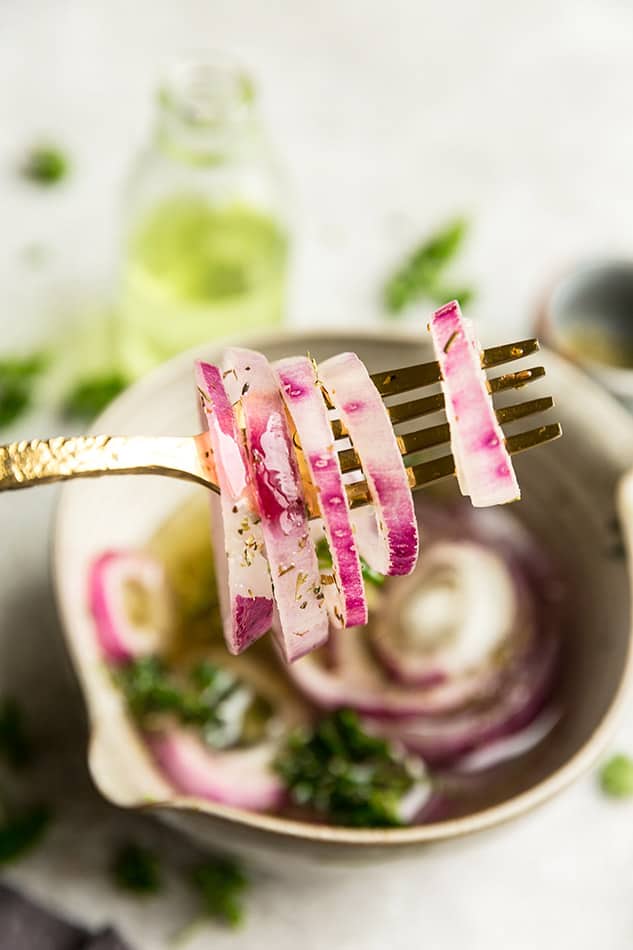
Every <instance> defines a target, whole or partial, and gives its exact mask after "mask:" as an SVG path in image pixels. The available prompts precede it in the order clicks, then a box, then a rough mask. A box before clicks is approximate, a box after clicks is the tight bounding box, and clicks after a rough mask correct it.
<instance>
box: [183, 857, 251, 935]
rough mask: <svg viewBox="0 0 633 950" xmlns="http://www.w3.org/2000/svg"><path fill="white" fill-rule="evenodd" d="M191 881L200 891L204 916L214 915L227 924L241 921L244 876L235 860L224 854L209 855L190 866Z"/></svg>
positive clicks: (235, 925)
mask: <svg viewBox="0 0 633 950" xmlns="http://www.w3.org/2000/svg"><path fill="white" fill-rule="evenodd" d="M192 882H193V885H194V887H195V888H196V890H197V891H198V893H199V895H200V899H201V902H202V911H203V913H204V915H205V916H208V917H215V918H216V919H219V920H222V921H224V923H227V924H229V925H230V926H231V927H237V926H239V924H241V923H242V921H243V919H244V908H243V905H242V898H243V895H244V892H245V891H246V889H247V887H248V879H247V877H246V875H245V873H244V871H243V869H242V868H241V867H240V865H239V864H237V863H236V862H235V861H232V860H229V859H228V858H210V859H208V860H207V861H205V862H204V863H203V864H200V865H198V867H196V868H195V869H194V871H193V874H192Z"/></svg>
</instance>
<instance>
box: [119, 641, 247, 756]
mask: <svg viewBox="0 0 633 950" xmlns="http://www.w3.org/2000/svg"><path fill="white" fill-rule="evenodd" d="M114 675H115V679H116V681H117V682H118V684H119V686H120V688H121V689H122V690H123V692H124V694H125V696H126V699H127V702H128V706H129V708H130V711H131V712H132V714H133V715H134V716H135V717H136V718H137V719H138V720H139V721H141V722H143V721H144V720H146V719H147V718H148V717H152V716H155V715H159V714H167V715H171V716H173V717H174V718H175V719H177V720H178V721H179V722H181V723H182V724H183V725H186V726H195V727H196V728H198V729H199V730H200V732H201V734H202V736H203V738H204V739H205V741H206V742H208V743H209V745H212V746H214V747H223V746H224V745H225V744H226V730H225V721H224V717H223V714H222V704H223V703H224V702H225V700H227V699H228V698H229V697H230V696H232V695H233V694H234V693H235V691H236V690H238V689H240V688H241V684H240V682H239V680H238V679H237V678H236V677H235V676H233V674H232V673H229V672H228V671H227V670H223V669H221V668H220V667H217V666H214V665H213V664H212V663H209V662H208V661H203V662H201V663H198V664H196V665H195V666H194V667H193V668H192V669H191V670H190V671H189V675H188V677H186V678H183V677H176V676H175V675H174V674H173V673H171V672H170V671H169V670H168V669H167V667H166V666H165V664H164V663H163V661H162V660H161V659H160V658H159V657H156V656H146V657H138V658H136V659H134V660H131V661H130V662H129V663H127V664H126V665H125V666H123V667H120V668H119V669H117V670H116V671H115V674H114ZM250 705H251V706H252V705H253V703H252V702H251V703H250ZM248 706H249V704H246V707H245V709H244V712H243V715H244V717H246V716H247V714H248ZM229 732H231V730H229Z"/></svg>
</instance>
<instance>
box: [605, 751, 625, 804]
mask: <svg viewBox="0 0 633 950" xmlns="http://www.w3.org/2000/svg"><path fill="white" fill-rule="evenodd" d="M600 787H601V788H602V791H603V792H604V793H605V795H609V796H611V798H631V796H633V759H631V758H630V757H629V756H628V755H615V756H613V758H612V759H609V761H608V762H607V763H606V764H605V765H603V766H602V769H601V770H600Z"/></svg>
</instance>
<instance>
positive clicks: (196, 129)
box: [156, 57, 258, 165]
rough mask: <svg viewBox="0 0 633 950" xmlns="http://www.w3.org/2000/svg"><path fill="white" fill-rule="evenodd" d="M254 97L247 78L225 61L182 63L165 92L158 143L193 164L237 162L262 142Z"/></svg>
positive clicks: (166, 83)
mask: <svg viewBox="0 0 633 950" xmlns="http://www.w3.org/2000/svg"><path fill="white" fill-rule="evenodd" d="M254 98H255V97H254V90H253V85H252V83H251V81H250V79H249V78H248V76H246V75H245V74H244V73H243V72H241V71H240V70H239V69H238V68H237V67H236V66H235V64H234V63H232V62H230V61H228V60H226V59H225V58H220V57H215V58H213V59H210V58H207V59H204V60H196V61H189V62H182V63H178V64H176V65H175V66H172V67H171V68H170V69H169V70H168V72H167V73H166V75H165V78H164V80H163V82H162V84H161V87H160V92H159V114H158V123H157V127H156V142H157V144H158V146H159V148H160V149H161V150H162V151H164V152H165V153H166V154H168V155H169V156H170V157H171V158H174V159H176V160H179V161H183V162H187V163H189V164H194V165H207V164H212V165H215V164H220V163H222V162H225V161H227V160H229V159H233V158H235V157H236V156H237V155H239V154H241V153H244V152H245V151H248V149H249V148H251V147H252V144H253V142H254V141H255V140H256V138H257V134H258V129H257V121H256V114H255V109H254Z"/></svg>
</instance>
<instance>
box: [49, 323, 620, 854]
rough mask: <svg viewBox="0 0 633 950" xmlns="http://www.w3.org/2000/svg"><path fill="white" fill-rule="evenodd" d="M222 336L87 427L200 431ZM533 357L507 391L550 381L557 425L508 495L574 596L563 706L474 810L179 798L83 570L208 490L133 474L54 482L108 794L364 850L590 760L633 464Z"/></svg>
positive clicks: (602, 422) (616, 643) (213, 826)
mask: <svg viewBox="0 0 633 950" xmlns="http://www.w3.org/2000/svg"><path fill="white" fill-rule="evenodd" d="M232 342H234V341H232ZM241 342H244V343H248V345H250V346H252V347H254V348H257V349H261V350H263V351H264V352H265V353H267V354H268V355H269V356H271V357H272V358H278V357H280V356H282V355H289V354H292V353H297V352H306V350H309V351H310V353H312V354H313V355H314V356H315V357H316V358H317V359H322V358H324V357H327V356H329V355H331V354H333V353H335V352H338V351H341V350H345V349H353V350H355V351H356V352H357V353H358V354H359V355H360V356H361V358H362V359H363V360H364V361H365V362H366V363H367V365H368V366H369V368H370V370H372V371H376V370H380V369H387V368H389V367H394V366H401V365H408V364H411V363H414V362H418V361H419V360H423V359H428V358H429V356H430V354H429V352H428V349H426V347H425V346H424V345H423V344H422V343H421V342H420V339H419V334H416V333H414V332H413V331H403V332H398V333H393V332H389V333H386V332H375V333H364V334H350V333H342V334H340V335H336V334H332V333H331V332H328V333H327V334H318V333H306V334H298V333H290V332H288V333H285V334H280V335H276V336H272V337H261V336H259V337H257V338H252V339H249V340H248V341H241ZM221 349H222V346H221V344H219V343H216V344H209V345H208V346H205V347H202V348H200V349H199V350H198V351H196V352H195V353H188V354H185V355H183V356H181V357H179V358H177V359H175V360H173V361H171V362H169V363H167V364H166V365H164V366H162V367H161V368H160V369H158V370H157V371H155V372H154V373H153V374H152V375H150V376H149V377H147V378H146V379H144V380H143V381H142V382H140V383H139V384H138V385H136V386H134V387H133V388H132V389H130V390H129V391H127V392H126V393H124V394H123V395H122V396H121V397H119V398H118V399H117V400H116V401H115V402H114V403H113V404H112V406H111V407H110V408H109V409H108V410H107V411H106V412H105V413H104V414H103V416H102V417H101V418H100V419H99V420H98V421H97V423H96V425H95V427H94V431H95V432H97V431H98V432H105V433H108V434H111V435H114V434H116V435H122V434H156V435H158V434H169V435H184V434H189V433H194V432H196V430H197V414H196V403H195V398H194V385H193V375H192V360H193V358H194V356H203V357H205V358H207V359H209V360H212V361H216V360H218V359H219V355H220V351H221ZM541 356H542V360H541V358H540V357H539V358H534V357H532V358H531V359H530V360H529V365H535V364H536V363H537V362H544V363H545V365H546V368H547V377H546V378H545V380H544V381H543V382H542V383H539V384H534V385H532V386H530V387H529V388H528V389H525V390H520V391H519V392H518V393H517V394H514V396H513V398H514V399H517V398H531V397H533V396H535V395H538V394H539V393H541V394H543V393H546V392H551V393H552V394H553V395H554V396H555V398H556V401H557V409H556V410H555V412H554V413H553V414H552V413H550V414H548V415H552V416H553V418H558V419H560V421H561V422H562V424H563V428H564V436H563V438H562V439H561V440H559V441H558V442H557V443H555V444H552V445H549V446H547V447H544V448H541V449H538V450H534V451H531V452H528V453H526V454H525V455H523V456H521V457H519V458H518V460H517V467H518V473H519V479H520V482H521V485H522V489H523V498H524V500H523V501H522V502H521V503H520V504H519V505H516V506H515V508H514V510H515V512H516V515H517V516H518V517H519V518H520V519H522V520H525V521H526V522H527V523H528V524H529V525H530V527H531V529H532V530H533V531H534V532H535V533H536V534H537V535H538V536H540V537H541V538H542V539H543V542H544V543H545V544H546V545H547V546H548V548H549V549H550V550H551V551H552V552H553V554H554V556H555V557H557V558H558V559H559V560H560V561H561V563H562V564H564V565H565V566H566V568H567V569H568V573H569V575H570V577H571V578H572V581H573V585H574V598H575V606H576V611H575V621H574V624H573V626H572V628H571V629H569V630H568V636H567V641H566V644H565V657H564V682H563V687H562V688H563V696H564V704H565V714H564V716H563V718H562V719H561V721H560V723H559V724H558V725H557V727H556V728H555V730H554V732H553V733H552V735H551V736H550V738H549V739H548V741H547V742H545V743H544V744H543V745H541V746H539V747H538V749H537V750H536V753H535V754H528V755H527V756H525V757H524V758H522V759H521V760H520V762H519V763H518V764H517V766H516V767H515V768H510V769H509V770H508V774H507V780H506V781H505V783H504V786H503V787H502V788H500V789H499V791H498V795H497V798H496V799H495V800H494V801H492V802H490V801H489V800H487V801H486V802H485V804H484V801H483V799H482V802H481V803H479V802H478V800H477V793H474V798H473V803H472V812H471V813H470V814H468V815H465V816H463V817H459V818H453V819H450V820H444V821H437V822H434V823H431V824H427V825H423V826H416V827H412V828H402V829H386V830H383V829H379V830H376V829H345V828H334V827H329V826H325V825H313V824H307V823H304V822H300V821H294V820H289V819H287V818H280V817H276V816H269V815H258V814H253V813H248V812H244V811H240V810H239V809H234V808H228V807H226V806H223V805H216V804H213V803H211V802H207V803H197V804H196V807H195V808H191V807H190V804H189V803H187V802H186V801H183V800H182V799H179V798H178V797H177V796H175V795H174V793H173V792H172V791H171V790H170V789H169V787H168V786H167V785H166V784H165V782H164V780H163V779H162V778H161V776H160V775H159V774H158V773H157V772H156V770H155V769H154V767H153V766H152V764H151V762H150V761H149V759H148V757H147V756H146V754H145V752H144V748H143V745H142V744H141V742H140V741H139V739H138V737H137V734H136V732H135V730H134V728H133V727H132V725H131V724H130V722H129V720H128V718H127V716H126V713H125V709H124V706H123V703H122V701H121V698H120V696H119V695H118V693H117V692H116V691H115V690H114V689H113V687H112V684H111V681H110V677H109V676H108V675H107V673H106V671H105V669H104V666H103V663H102V661H101V660H100V657H99V654H98V651H97V647H96V644H95V637H94V631H93V624H92V620H91V617H90V614H89V611H88V607H87V598H86V586H87V584H86V576H87V568H88V565H89V564H90V562H91V560H92V559H93V558H94V557H95V555H97V554H99V553H100V552H102V551H103V550H104V549H105V548H109V547H119V546H126V545H131V546H135V545H142V544H143V543H144V542H145V541H146V540H147V539H148V537H149V536H150V535H151V534H152V533H153V532H154V531H155V529H156V528H157V527H158V525H159V524H160V523H161V522H162V521H163V520H164V519H165V517H166V515H168V514H169V513H170V512H171V511H172V510H173V509H175V508H177V507H178V506H179V505H180V504H181V503H182V502H183V501H184V500H185V499H186V498H187V497H189V496H190V494H191V493H192V492H198V493H201V492H202V493H203V492H204V489H203V488H199V487H196V486H191V485H187V484H185V483H182V482H178V481H174V480H170V479H167V478H158V477H130V476H119V477H117V478H109V479H102V480H97V481H76V482H73V483H71V484H68V485H67V486H65V487H64V489H63V491H62V496H61V501H60V505H59V511H58V517H57V526H56V534H55V545H54V577H55V585H56V590H57V597H58V602H59V609H60V612H61V617H62V622H63V627H64V630H65V635H66V638H67V642H68V647H69V650H70V653H71V656H72V659H73V661H74V665H75V668H76V670H77V673H78V676H79V680H80V683H81V686H82V689H83V694H84V697H85V700H86V704H87V707H88V713H89V717H90V722H91V733H92V736H91V742H90V749H89V761H90V768H91V771H92V774H93V776H94V779H95V782H96V784H97V786H98V787H99V789H100V790H101V792H102V793H103V794H104V795H105V797H106V798H108V799H110V800H111V801H113V802H116V803H117V804H119V805H121V806H124V807H134V808H151V809H155V810H157V811H158V812H159V814H160V815H161V816H162V817H165V818H167V819H168V820H170V821H172V822H176V823H177V824H178V825H179V826H180V827H182V828H183V829H184V830H186V831H187V832H189V833H191V834H193V835H195V836H196V838H197V839H198V840H199V841H201V842H204V843H208V844H212V845H215V846H218V845H222V846H224V847H231V848H234V849H235V850H237V851H240V850H242V851H248V853H249V855H250V856H251V857H252V856H253V855H254V854H261V855H263V856H264V857H265V858H266V860H269V859H271V858H272V859H273V860H275V859H276V858H277V857H278V855H279V852H280V851H282V850H283V851H284V852H285V854H286V858H285V860H286V861H287V860H288V858H289V857H291V856H292V855H295V856H297V857H299V858H302V859H303V858H305V857H308V858H318V859H319V860H323V859H324V858H327V859H334V860H337V859H344V860H348V859H352V860H357V859H358V860H363V859H368V858H369V857H370V856H371V857H376V856H378V854H380V855H381V856H385V855H387V854H388V855H392V854H395V853H398V852H401V851H402V850H403V849H404V850H407V849H410V848H411V847H415V846H418V845H420V843H422V842H428V841H432V840H437V839H442V838H448V837H452V836H456V835H460V834H465V833H468V832H472V831H476V830H479V829H483V828H486V827H489V826H491V825H493V824H497V823H499V822H502V821H505V820H507V819H509V818H512V817H514V816H516V815H518V814H520V813H522V812H523V811H525V810H527V809H528V808H531V807H533V806H534V805H537V804H538V803H539V802H542V801H543V800H545V799H546V798H547V797H548V796H550V795H552V794H553V793H554V792H557V791H559V790H560V789H562V788H563V787H564V786H565V785H567V784H568V783H569V782H570V781H571V780H572V779H573V778H574V777H576V776H577V775H578V774H579V773H580V772H582V771H583V770H584V769H586V768H587V767H588V766H589V764H590V763H592V762H593V761H594V759H595V757H596V756H597V754H598V752H599V751H600V749H601V748H602V747H603V745H604V743H605V741H606V739H607V736H608V734H609V730H610V728H611V725H612V722H613V718H614V714H615V711H616V709H617V707H618V706H619V704H620V700H621V697H622V691H623V687H624V684H625V681H626V680H627V679H628V678H629V676H630V672H631V650H630V646H631V633H630V621H629V582H628V578H627V571H626V564H625V562H624V560H623V559H622V558H621V557H618V556H617V553H616V545H617V531H616V527H615V523H614V519H615V489H616V485H617V483H618V480H619V479H620V476H621V474H622V473H623V472H624V471H625V469H626V468H627V467H628V466H629V465H630V464H632V463H633V421H632V420H631V418H629V416H628V415H627V414H626V413H625V411H624V410H623V409H622V408H620V407H619V406H618V405H616V404H615V402H613V401H612V400H611V399H610V398H609V397H608V396H607V395H605V394H604V393H603V392H602V391H601V390H600V389H599V388H598V387H597V386H596V385H594V384H593V383H591V382H590V381H588V380H587V378H586V377H585V376H584V375H582V374H580V373H579V372H578V371H576V370H575V369H574V368H573V367H572V366H570V365H569V364H567V363H566V362H564V361H562V360H561V359H559V358H557V357H555V356H553V355H552V354H549V353H546V354H541ZM430 421H435V420H433V419H431V420H430ZM535 424H536V423H535ZM523 425H525V423H523ZM454 490H455V491H457V488H456V486H454Z"/></svg>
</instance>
